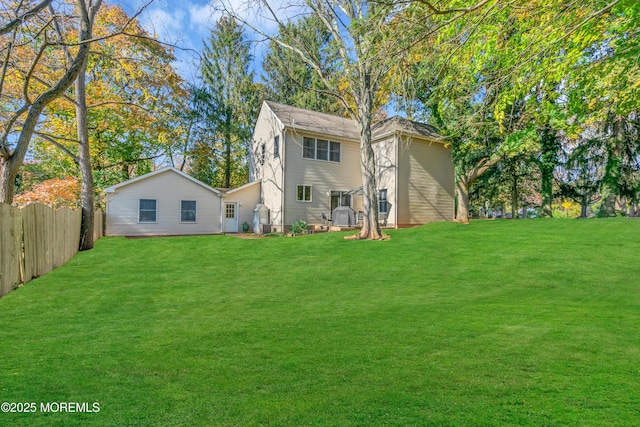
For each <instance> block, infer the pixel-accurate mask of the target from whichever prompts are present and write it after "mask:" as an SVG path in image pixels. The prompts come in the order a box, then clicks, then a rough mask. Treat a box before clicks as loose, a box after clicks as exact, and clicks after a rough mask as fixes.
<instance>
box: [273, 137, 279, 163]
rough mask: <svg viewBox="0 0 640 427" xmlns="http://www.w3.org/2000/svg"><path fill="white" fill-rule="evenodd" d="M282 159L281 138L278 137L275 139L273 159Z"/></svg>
mask: <svg viewBox="0 0 640 427" xmlns="http://www.w3.org/2000/svg"><path fill="white" fill-rule="evenodd" d="M278 157H280V136H279V135H276V136H275V137H274V138H273V158H274V159H277V158H278Z"/></svg>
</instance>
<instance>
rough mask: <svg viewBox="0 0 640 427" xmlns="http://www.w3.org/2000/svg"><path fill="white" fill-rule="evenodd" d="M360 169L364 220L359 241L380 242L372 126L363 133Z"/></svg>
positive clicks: (380, 232) (380, 233)
mask: <svg viewBox="0 0 640 427" xmlns="http://www.w3.org/2000/svg"><path fill="white" fill-rule="evenodd" d="M360 169H361V172H362V193H363V206H362V209H363V218H362V229H361V230H360V234H359V235H358V238H359V239H371V240H378V239H381V238H382V231H381V230H380V223H379V221H378V195H377V188H376V169H375V157H374V153H373V148H372V147H371V126H368V128H367V129H364V131H363V132H362V133H361V139H360Z"/></svg>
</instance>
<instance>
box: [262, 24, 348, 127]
mask: <svg viewBox="0 0 640 427" xmlns="http://www.w3.org/2000/svg"><path fill="white" fill-rule="evenodd" d="M285 27H286V28H285V29H283V30H281V31H280V33H279V34H278V36H277V37H278V38H280V39H282V40H283V41H284V42H285V43H290V42H291V40H290V39H291V34H295V35H296V38H297V39H298V40H299V43H304V45H305V47H304V50H305V51H307V52H310V54H312V55H314V56H315V57H316V58H317V60H318V61H320V58H321V57H322V56H325V57H331V56H332V55H333V56H335V53H331V50H330V46H331V45H330V41H331V34H330V33H329V31H328V30H327V28H326V26H325V25H324V24H323V23H322V22H321V21H320V19H319V18H318V17H317V16H315V15H311V16H307V17H305V18H304V19H301V20H299V21H295V22H288V23H286V24H285ZM327 62H328V63H331V62H332V61H327ZM262 68H263V69H264V71H265V74H264V75H263V77H262V78H263V80H264V82H265V96H266V97H267V99H269V100H271V101H275V102H279V103H281V104H286V105H293V106H295V107H299V108H306V109H309V110H314V111H320V112H323V113H328V114H340V115H344V113H345V111H344V108H342V106H341V104H340V101H339V100H338V99H337V98H336V97H335V96H332V95H331V94H330V93H329V91H328V90H327V87H326V85H325V84H324V82H323V81H322V79H321V78H320V76H318V74H317V73H316V72H315V71H314V70H313V69H312V68H311V66H310V65H309V64H307V63H306V62H304V61H303V60H302V58H301V57H300V55H298V54H296V53H295V52H293V51H291V50H290V49H285V48H283V47H282V46H280V45H279V44H278V43H277V42H275V41H270V42H269V50H268V52H267V54H266V55H265V58H264V62H263V64H262Z"/></svg>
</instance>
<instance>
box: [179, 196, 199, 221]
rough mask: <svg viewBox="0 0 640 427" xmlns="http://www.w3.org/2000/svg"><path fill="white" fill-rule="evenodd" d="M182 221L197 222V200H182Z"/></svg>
mask: <svg viewBox="0 0 640 427" xmlns="http://www.w3.org/2000/svg"><path fill="white" fill-rule="evenodd" d="M180 222H196V201H195V200H182V201H180Z"/></svg>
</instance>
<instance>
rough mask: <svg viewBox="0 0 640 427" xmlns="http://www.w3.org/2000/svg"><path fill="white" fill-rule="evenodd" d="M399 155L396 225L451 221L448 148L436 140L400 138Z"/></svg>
mask: <svg viewBox="0 0 640 427" xmlns="http://www.w3.org/2000/svg"><path fill="white" fill-rule="evenodd" d="M399 157H400V159H399V165H398V195H397V199H398V213H397V214H398V225H414V224H424V223H427V222H431V221H451V220H453V215H454V172H453V163H452V162H451V155H450V150H449V149H448V148H445V147H444V145H442V144H440V143H437V142H429V141H426V140H419V139H408V138H400V146H399Z"/></svg>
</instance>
